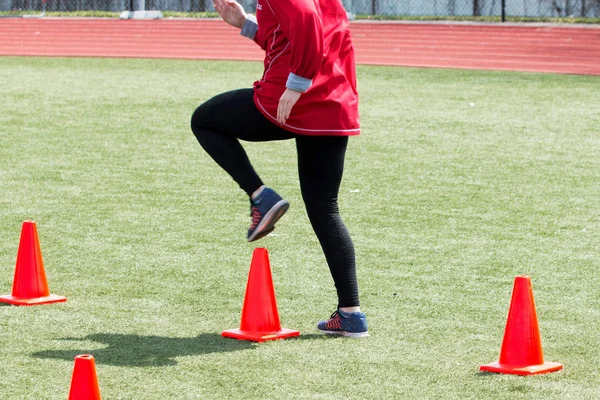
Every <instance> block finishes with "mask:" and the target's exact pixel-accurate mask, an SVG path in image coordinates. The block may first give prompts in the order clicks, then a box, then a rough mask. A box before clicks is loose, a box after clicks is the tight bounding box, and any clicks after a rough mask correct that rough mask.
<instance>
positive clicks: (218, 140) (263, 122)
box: [191, 89, 294, 196]
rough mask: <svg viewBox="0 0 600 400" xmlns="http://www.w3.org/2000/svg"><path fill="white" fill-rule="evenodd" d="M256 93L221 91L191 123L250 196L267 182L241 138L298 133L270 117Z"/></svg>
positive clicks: (252, 139) (256, 139) (265, 138)
mask: <svg viewBox="0 0 600 400" xmlns="http://www.w3.org/2000/svg"><path fill="white" fill-rule="evenodd" d="M253 96H254V90H253V89H240V90H234V91H231V92H226V93H222V94H220V95H217V96H215V97H213V98H212V99H210V100H208V101H207V102H206V103H204V104H202V105H200V106H199V107H198V108H197V109H196V111H195V112H194V115H193V116H192V123H191V125H192V131H193V132H194V135H195V136H196V138H197V139H198V142H199V143H200V145H201V146H202V147H203V148H204V150H206V152H207V153H208V154H209V155H210V156H211V157H212V158H213V159H214V160H215V161H216V162H217V164H219V165H220V166H221V168H223V169H224V170H225V171H226V172H227V173H228V174H229V175H231V177H232V178H233V180H234V181H235V182H236V183H237V184H238V185H239V186H240V187H241V188H242V190H244V191H245V192H246V193H247V194H248V196H252V194H253V193H254V192H255V191H256V190H257V189H259V188H260V187H261V186H263V182H262V180H261V179H260V177H259V176H258V174H257V173H256V171H255V170H254V168H253V167H252V164H250V160H249V159H248V156H247V155H246V151H245V150H244V148H243V147H242V145H241V144H240V141H239V139H241V140H244V141H249V142H261V141H270V140H283V139H291V138H292V137H294V135H293V134H292V133H290V132H288V131H286V130H284V129H282V128H280V127H278V126H276V125H274V124H272V123H271V122H270V121H269V120H267V119H266V118H265V117H264V116H263V115H262V114H261V113H260V112H259V111H258V109H257V108H256V106H255V105H254V100H253Z"/></svg>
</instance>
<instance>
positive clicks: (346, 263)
mask: <svg viewBox="0 0 600 400" xmlns="http://www.w3.org/2000/svg"><path fill="white" fill-rule="evenodd" d="M347 144H348V138H347V137H297V138H296V146H297V149H298V172H299V176H300V187H301V190H302V198H303V199H304V203H305V205H306V211H307V213H308V217H309V219H310V222H311V225H312V227H313V229H314V231H315V233H316V235H317V237H318V239H319V242H320V243H321V247H322V249H323V253H324V254H325V259H326V260H327V264H328V266H329V270H330V271H331V276H332V277H333V281H334V283H335V287H336V290H337V295H338V309H337V310H336V311H335V312H334V313H333V315H332V316H331V317H330V319H328V320H326V321H321V322H319V324H318V325H317V327H318V329H319V330H320V331H321V332H323V333H328V334H336V335H344V336H349V337H354V338H360V337H365V336H369V332H368V324H367V318H366V316H365V314H363V313H362V312H360V302H359V298H358V284H357V282H356V261H355V255H354V244H353V243H352V239H351V238H350V234H349V233H348V230H347V229H346V226H345V225H344V222H343V221H342V219H341V217H340V213H339V208H338V203H337V199H338V191H339V188H340V183H341V180H342V175H343V172H344V157H345V154H346V146H347Z"/></svg>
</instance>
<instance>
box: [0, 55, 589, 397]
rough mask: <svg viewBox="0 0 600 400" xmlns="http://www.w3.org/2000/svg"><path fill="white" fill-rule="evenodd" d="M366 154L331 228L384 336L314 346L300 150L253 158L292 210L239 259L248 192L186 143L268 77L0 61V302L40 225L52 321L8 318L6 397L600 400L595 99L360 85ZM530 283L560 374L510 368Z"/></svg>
mask: <svg viewBox="0 0 600 400" xmlns="http://www.w3.org/2000/svg"><path fill="white" fill-rule="evenodd" d="M358 72H359V86H360V87H359V89H360V92H361V95H362V97H361V100H362V103H361V115H362V120H361V122H362V126H363V135H361V136H360V137H356V138H352V139H351V141H350V147H349V151H348V156H347V163H346V174H345V177H344V182H343V185H342V189H341V193H340V207H341V209H342V213H343V216H344V218H345V221H346V223H347V225H348V227H349V229H350V231H351V233H352V235H353V238H354V240H355V245H356V251H357V258H358V264H359V270H358V273H359V284H360V287H361V293H362V306H363V309H364V311H365V312H366V313H367V316H368V318H369V323H370V332H371V337H369V338H367V339H364V340H350V339H335V338H328V337H324V336H321V335H319V334H317V332H316V329H315V325H316V323H317V322H318V320H320V319H324V318H326V317H328V316H329V314H330V313H331V312H332V311H333V310H334V307H335V304H336V302H335V293H334V291H333V284H332V281H331V278H330V276H329V272H328V270H327V267H326V265H325V261H324V257H323V255H322V254H321V252H320V248H319V246H318V243H317V241H316V238H315V237H314V235H313V233H312V231H311V228H310V225H309V223H308V221H307V218H306V215H305V212H304V209H303V206H302V202H301V198H300V194H299V189H298V180H297V174H296V166H295V161H296V157H295V148H294V143H293V142H291V141H289V142H279V143H268V144H248V145H247V146H246V148H247V150H248V152H249V154H250V156H251V158H252V159H253V161H254V163H255V167H256V169H257V170H258V171H259V172H260V173H261V175H262V177H263V179H264V180H265V181H266V182H267V184H269V185H271V186H273V187H275V188H277V190H278V191H279V192H280V193H281V194H282V195H284V196H285V197H286V198H287V199H289V200H290V202H291V203H292V208H290V211H289V212H288V214H287V215H286V216H285V217H284V218H283V219H282V220H281V222H280V223H279V224H278V228H277V229H276V231H275V233H276V235H274V236H270V237H267V238H265V239H263V240H262V241H260V242H258V243H257V244H248V243H246V242H245V231H246V229H247V226H248V224H249V220H250V219H249V215H248V214H249V210H248V202H247V199H246V198H245V195H244V194H243V193H242V191H241V190H239V188H237V187H236V185H235V184H234V183H233V181H232V180H231V179H230V178H229V177H228V176H226V174H225V173H224V172H222V171H221V170H220V169H219V168H218V167H217V166H216V165H215V164H214V163H213V161H212V160H211V159H209V157H208V156H207V155H206V154H205V153H204V152H203V151H202V149H201V148H200V146H199V145H198V144H197V142H196V140H195V138H194V137H193V135H192V134H191V132H190V129H189V118H190V115H191V113H192V112H193V110H194V109H195V107H196V106H197V105H198V104H199V103H200V102H202V101H204V100H207V99H208V98H209V97H211V96H212V95H215V94H217V93H220V92H222V91H225V90H229V89H234V88H238V87H244V86H249V85H251V83H252V82H253V81H254V80H255V79H257V78H258V77H260V74H261V65H260V64H259V63H243V62H208V61H207V62H205V61H175V60H124V59H119V60H111V59H77V58H71V59H61V58H7V57H4V58H0V82H2V84H1V85H0V98H1V99H2V101H1V102H0V139H1V146H0V294H9V293H10V289H11V284H12V279H13V272H14V266H15V257H16V253H17V247H18V242H19V235H20V230H21V223H22V222H23V221H24V220H27V219H32V220H35V221H36V222H37V226H38V232H39V236H40V241H41V246H42V252H43V255H44V261H45V267H46V273H47V276H48V281H49V284H50V289H51V291H52V293H55V294H59V295H64V296H67V298H68V301H67V302H66V303H62V304H53V305H44V306H37V307H13V306H0V349H1V351H0V398H1V399H7V400H8V399H36V400H37V399H65V398H66V397H67V395H68V391H69V384H70V379H71V373H72V367H73V358H74V356H75V355H77V354H83V353H89V354H92V355H94V357H95V358H96V363H97V373H98V377H99V381H100V389H101V392H102V395H103V398H105V399H145V400H148V399H200V398H202V399H237V398H251V399H281V398H287V399H350V398H351V399H465V398H472V399H567V398H571V399H596V398H598V396H599V394H600V375H599V370H600V346H599V345H598V344H599V343H600V332H599V330H598V326H599V320H600V289H599V288H600V277H599V273H598V268H599V267H600V233H599V232H600V128H599V127H600V113H599V112H598V110H599V107H600V79H599V78H598V77H585V76H568V75H544V74H528V73H503V72H480V71H461V70H436V69H407V68H388V67H367V66H361V67H359V69H358ZM256 246H261V247H263V246H264V247H266V248H267V249H268V250H269V254H270V260H271V267H272V271H273V279H274V282H275V289H276V294H277V301H278V307H279V314H280V317H281V322H282V326H284V327H287V328H293V329H299V330H300V331H301V332H302V336H301V337H300V338H298V339H290V340H286V341H276V342H268V343H263V344H259V345H256V344H251V343H247V342H239V341H235V340H229V339H222V338H221V337H220V333H221V331H222V330H224V329H231V328H237V327H238V326H239V318H240V311H241V306H242V300H243V296H244V290H245V284H246V278H247V273H248V267H249V264H250V259H251V255H252V251H253V249H254V248H255V247H256ZM519 274H528V275H530V276H531V277H532V281H533V290H534V294H535V300H536V305H537V314H538V319H539V322H540V331H541V335H542V341H543V345H544V354H545V358H546V360H548V361H558V362H561V363H563V364H564V370H563V371H561V372H558V373H553V374H549V375H541V376H534V377H528V378H523V377H515V376H506V375H496V374H486V373H479V372H478V368H479V366H480V365H481V364H487V363H490V362H492V361H496V360H497V359H498V355H499V351H500V345H501V341H502V336H503V333H504V326H505V322H506V313H507V311H508V307H509V303H510V295H511V291H512V284H513V280H514V277H515V276H516V275H519Z"/></svg>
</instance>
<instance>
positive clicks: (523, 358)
mask: <svg viewBox="0 0 600 400" xmlns="http://www.w3.org/2000/svg"><path fill="white" fill-rule="evenodd" d="M562 367H563V366H562V364H559V363H555V362H544V354H543V352H542V340H541V338H540V332H539V328H538V320H537V314H536V312H535V303H534V301H533V289H532V287H531V278H529V277H528V276H525V275H520V276H517V277H516V278H515V284H514V287H513V293H512V300H511V303H510V309H509V311H508V320H507V322H506V329H505V331H504V339H503V340H502V348H501V349H500V359H499V360H498V362H494V363H491V364H487V365H482V366H481V367H479V369H480V371H488V372H498V373H502V374H514V375H535V374H544V373H548V372H554V371H558V370H560V369H562Z"/></svg>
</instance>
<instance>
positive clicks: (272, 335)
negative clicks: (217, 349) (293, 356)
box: [221, 328, 300, 342]
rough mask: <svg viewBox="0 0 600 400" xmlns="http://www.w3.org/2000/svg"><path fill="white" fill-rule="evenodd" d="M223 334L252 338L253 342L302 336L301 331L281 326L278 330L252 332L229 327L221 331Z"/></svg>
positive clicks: (232, 336)
mask: <svg viewBox="0 0 600 400" xmlns="http://www.w3.org/2000/svg"><path fill="white" fill-rule="evenodd" d="M221 336H223V337H226V338H232V339H237V340H250V341H252V342H266V341H267V340H279V339H286V338H290V337H294V336H300V331H295V330H293V329H287V328H281V330H279V331H277V332H251V331H243V330H241V329H228V330H226V331H223V333H221Z"/></svg>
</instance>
